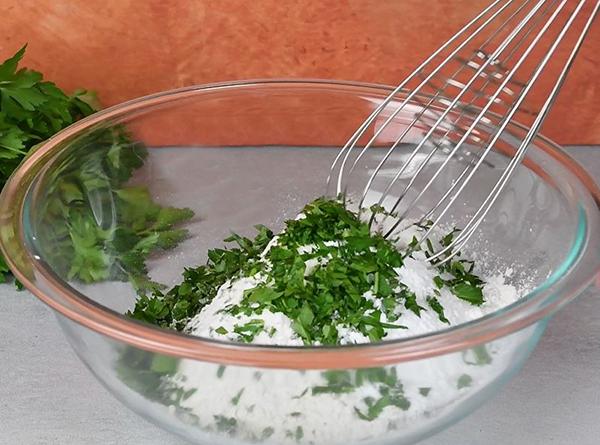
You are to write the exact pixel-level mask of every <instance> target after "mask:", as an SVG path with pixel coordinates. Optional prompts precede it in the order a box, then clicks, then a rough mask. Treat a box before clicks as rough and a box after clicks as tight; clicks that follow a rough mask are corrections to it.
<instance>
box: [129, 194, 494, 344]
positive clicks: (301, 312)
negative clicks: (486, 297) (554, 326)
mask: <svg viewBox="0 0 600 445" xmlns="http://www.w3.org/2000/svg"><path fill="white" fill-rule="evenodd" d="M302 214H303V216H302V217H301V218H298V219H294V220H289V221H287V222H286V223H285V229H284V231H282V233H281V234H280V235H278V237H277V240H276V242H274V243H273V245H272V246H271V247H270V248H269V249H268V250H267V251H266V252H265V248H266V247H267V244H269V241H271V240H272V239H273V236H274V235H273V232H272V231H270V230H269V229H267V228H265V227H264V226H259V227H258V234H257V236H256V237H255V239H254V240H251V239H248V238H245V237H241V236H238V235H232V236H231V237H230V238H228V239H227V240H225V241H226V242H234V243H236V244H237V247H233V248H228V249H214V250H211V251H209V253H208V262H207V264H206V265H203V266H200V267H197V268H191V269H187V270H186V271H185V272H184V275H183V281H182V283H181V284H179V285H177V286H175V287H174V288H173V289H171V290H170V291H168V292H166V293H163V292H161V291H160V290H157V291H155V292H154V293H153V294H152V295H151V296H143V297H141V298H140V299H139V300H138V301H137V304H136V306H135V308H134V309H133V310H132V311H131V312H129V314H128V315H129V316H131V317H133V318H135V319H138V320H142V321H146V322H149V323H152V324H155V325H158V326H161V327H166V328H172V329H177V330H183V329H184V328H185V326H186V324H187V322H188V321H189V320H190V319H191V318H192V317H193V316H195V315H196V314H197V313H199V312H200V311H201V310H202V308H203V307H205V306H206V305H207V304H209V303H210V302H211V301H212V300H213V298H214V297H215V295H216V294H217V290H218V288H219V287H220V286H222V285H223V284H224V283H226V282H227V281H228V280H233V279H235V278H239V277H251V276H260V277H262V284H259V285H258V286H256V287H255V288H253V289H249V290H247V291H245V293H244V298H243V300H242V302H241V303H240V304H239V305H233V306H230V307H227V308H226V309H225V310H226V311H227V312H229V313H230V314H232V315H234V316H236V315H239V314H244V315H246V316H249V317H253V318H252V319H251V320H250V321H249V322H246V323H245V324H239V325H236V326H235V327H234V330H233V331H234V332H233V333H234V334H237V336H236V339H237V340H238V341H242V342H252V341H253V339H254V337H255V336H256V335H257V334H258V333H260V332H262V331H263V330H265V326H264V323H263V321H262V320H261V318H260V315H261V313H262V311H263V310H265V309H266V310H269V311H271V312H274V313H277V312H279V313H283V314H285V315H286V316H287V317H288V318H290V319H291V320H292V326H293V329H294V331H295V332H296V333H297V334H298V336H299V337H300V338H301V339H302V340H303V341H304V343H305V344H324V345H335V344H339V342H340V338H339V332H338V328H339V327H341V326H343V327H344V328H349V329H353V330H356V331H358V332H360V333H362V334H363V335H365V336H367V337H368V338H369V339H370V340H371V341H379V340H382V339H383V338H384V337H385V335H386V331H387V330H390V329H402V328H404V327H403V326H402V325H400V324H398V323H396V321H397V320H398V318H399V316H400V314H401V313H402V312H403V311H412V312H414V313H415V314H417V315H420V313H421V311H424V310H433V311H435V312H436V313H437V315H438V317H439V319H440V320H441V321H443V322H446V323H448V320H447V319H446V317H445V316H444V309H443V306H442V305H441V304H440V302H439V300H438V298H437V297H438V296H439V295H440V292H439V290H437V289H436V290H435V291H434V294H433V295H432V296H431V297H429V298H428V299H427V305H428V306H427V307H422V306H420V305H419V304H418V303H417V299H416V296H415V294H414V293H413V292H411V291H410V290H409V289H408V287H407V286H405V285H404V284H403V283H401V282H400V281H399V277H398V274H397V273H396V271H395V269H396V268H399V267H401V266H402V264H403V261H404V258H405V256H406V255H410V254H412V253H411V252H413V251H414V250H416V249H417V248H418V247H417V246H416V240H415V242H413V244H412V246H411V249H412V250H409V251H406V252H404V253H402V252H400V251H399V250H398V249H397V247H396V245H395V240H388V239H385V238H384V237H383V236H382V235H381V234H380V233H376V232H375V233H374V232H373V231H372V230H370V227H369V224H368V223H366V222H363V221H362V220H361V218H360V217H359V215H357V214H355V213H353V212H351V211H349V210H348V209H347V208H346V207H345V205H344V203H342V202H340V201H337V200H331V199H328V198H319V199H317V200H315V201H313V202H311V203H310V204H308V205H307V206H306V207H305V208H304V209H303V210H302ZM455 232H456V231H453V232H451V233H449V234H448V235H446V236H445V237H443V239H442V240H441V242H440V243H441V245H448V244H449V243H450V242H451V241H452V239H453V236H454V234H455ZM426 246H427V247H426V249H427V250H426V252H425V254H426V255H431V254H432V253H433V248H434V246H433V243H432V242H427V243H426ZM310 261H312V262H313V263H314V265H313V266H312V267H310V269H308V270H307V262H310ZM436 267H437V269H438V271H439V275H438V276H437V277H436V278H435V283H436V285H437V286H438V288H439V289H441V288H442V287H444V286H447V287H448V288H449V289H450V290H451V291H452V292H453V293H454V295H455V296H456V297H458V298H461V299H463V300H466V301H468V302H469V303H471V304H474V305H480V304H482V303H483V293H482V286H483V282H482V280H481V279H480V278H479V277H477V276H476V275H474V274H473V273H472V269H473V263H472V262H468V261H465V260H461V259H453V260H451V261H448V262H446V263H443V264H442V263H438V264H437V265H436ZM367 292H371V293H372V295H373V297H374V298H372V299H367V298H365V297H364V294H365V293H367ZM374 299H377V300H378V301H379V302H381V305H377V307H376V306H375V303H374ZM216 332H217V333H219V334H222V335H225V334H229V333H228V332H227V329H226V328H225V327H222V326H221V327H217V328H216ZM268 333H269V334H271V335H272V332H268Z"/></svg>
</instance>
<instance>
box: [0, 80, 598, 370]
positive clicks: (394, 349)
mask: <svg viewBox="0 0 600 445" xmlns="http://www.w3.org/2000/svg"><path fill="white" fill-rule="evenodd" d="M247 87H263V88H271V87H289V88H292V89H293V88H298V89H299V90H300V89H302V88H310V87H313V88H314V87H316V88H320V87H331V88H338V89H347V90H352V89H357V90H358V89H366V90H374V91H376V92H378V93H380V94H387V93H389V92H391V91H392V90H393V89H394V87H391V86H386V85H379V84H372V83H362V82H353V81H332V80H322V79H267V80H247V81H238V82H224V83H215V84H206V85H196V86H190V87H185V88H179V89H174V90H168V91H164V92H160V93H156V94H152V95H148V96H144V97H140V98H137V99H133V100H131V101H127V102H124V103H121V104H118V105H115V106H113V107H110V108H107V109H105V110H102V111H100V112H98V113H95V114H94V115H92V116H89V117H87V118H85V119H82V120H80V121H78V122H76V123H74V124H73V125H71V126H69V127H68V128H66V129H64V130H63V131H61V132H59V133H57V134H56V135H55V136H53V137H52V138H50V139H49V140H47V141H46V142H44V143H43V144H42V145H41V146H40V147H39V148H38V149H37V150H36V151H35V152H34V153H33V154H31V155H30V156H28V157H27V158H26V160H25V161H24V162H23V163H22V164H21V166H20V167H19V168H18V169H17V170H16V171H15V172H14V173H13V175H12V176H11V178H10V179H9V181H8V182H7V184H6V185H5V187H4V189H3V191H2V194H1V195H0V228H1V229H2V230H0V249H1V250H2V252H3V254H4V256H5V258H6V259H7V262H8V264H9V266H10V268H11V270H12V271H13V273H14V275H15V277H16V278H17V279H18V280H19V281H20V282H21V283H22V284H23V285H24V286H25V287H26V288H27V289H28V290H29V291H31V292H32V293H33V294H34V295H35V296H36V297H38V298H39V299H40V300H42V301H43V302H44V303H46V304H47V305H49V306H50V307H52V308H53V309H54V310H56V311H57V312H58V313H60V314H61V315H63V316H65V317H67V318H69V319H71V320H73V321H75V322H77V323H79V324H81V325H83V326H85V327H87V328H89V329H92V330H93V331H96V332H98V333H100V334H103V335H106V336H108V337H110V338H112V339H114V340H117V341H121V342H124V343H127V344H129V345H132V346H135V347H138V348H141V349H144V350H148V351H152V352H156V353H160V354H166V355H170V356H175V357H180V358H189V359H195V360H201V361H207V362H213V363H218V364H223V365H242V366H254V367H267V368H281V369H343V368H346V369H347V368H364V367H375V366H382V365H386V364H394V363H399V362H405V361H410V360H418V359H424V358H428V357H433V356H437V355H442V354H446V353H450V352H454V351H458V350H464V349H467V348H469V347H473V346H476V345H478V344H481V343H485V342H489V341H492V340H494V339H497V338H500V337H503V336H506V335H509V334H511V333H513V332H516V331H518V330H520V329H523V328H525V327H527V326H529V325H531V324H533V323H535V322H537V321H539V320H541V319H543V318H545V317H548V316H549V315H551V314H552V313H554V312H556V311H557V310H559V309H560V308H561V307H563V306H564V305H565V304H567V303H568V302H569V301H571V300H572V299H573V298H575V297H576V296H577V295H579V294H580V293H581V292H583V291H584V290H585V289H586V288H587V287H588V286H589V285H590V283H592V282H593V280H594V278H595V277H596V276H597V275H599V272H600V259H599V258H598V257H597V255H596V257H594V254H593V251H594V247H595V248H598V245H597V244H598V243H594V244H595V246H592V249H590V248H589V246H587V247H586V248H585V249H583V250H582V251H581V252H579V254H580V257H579V258H578V260H582V259H583V260H585V261H593V262H594V265H593V267H592V268H591V269H590V270H591V272H590V273H588V274H587V276H586V277H585V279H584V280H581V279H578V280H573V279H569V278H570V277H569V275H570V274H569V273H568V272H567V273H565V274H563V275H562V276H560V277H558V278H555V281H554V282H553V283H551V284H549V285H548V286H544V285H542V286H540V287H538V289H536V290H535V291H533V292H531V293H530V294H528V295H527V296H525V297H524V298H522V299H521V300H519V301H518V302H516V303H514V304H513V305H510V306H508V307H506V308H504V309H502V310H500V311H496V312H494V313H492V314H489V315H488V316H486V317H483V318H480V319H477V320H473V321H471V322H469V323H466V324H462V325H459V326H456V327H450V328H448V329H445V330H441V331H436V332H433V333H429V334H425V335H420V336H415V337H409V338H406V339H400V340H393V341H384V342H381V343H369V344H363V345H348V346H335V347H287V346H261V345H247V344H238V343H231V342H224V341H218V340H212V339H205V338H199V337H194V336H190V335H187V334H183V333H179V332H174V331H169V330H165V329H160V328H157V327H154V326H151V325H148V324H144V323H140V322H137V321H135V320H131V319H129V318H127V317H125V316H124V315H122V314H119V313H117V312H114V311H112V310H110V309H107V308H105V307H103V306H102V305H100V304H98V303H96V302H94V301H92V300H91V299H89V298H87V297H86V296H85V295H83V294H81V293H80V292H78V291H76V290H75V289H73V288H72V287H71V286H69V285H68V284H66V283H64V282H63V281H62V280H61V279H60V278H58V277H57V276H56V275H55V274H54V273H53V272H52V271H51V270H50V269H49V268H48V267H47V266H45V265H44V263H43V262H41V261H38V260H37V259H36V258H34V254H33V253H32V252H31V251H29V250H28V249H27V246H26V243H25V238H24V237H25V235H24V232H23V225H24V224H22V223H23V218H22V215H23V209H24V203H25V197H26V196H27V193H28V190H29V186H30V185H31V184H32V182H33V181H34V179H35V177H36V176H37V175H38V174H39V173H40V170H42V164H43V161H45V160H46V159H48V158H49V157H52V156H54V155H55V154H56V153H53V150H54V149H55V148H56V147H60V145H61V143H62V142H64V141H66V140H68V139H69V138H71V137H73V136H74V135H76V134H79V133H81V132H83V131H85V130H86V129H89V128H90V127H93V126H95V125H98V124H100V123H102V122H105V121H108V120H113V119H118V118H119V117H124V116H127V115H133V114H134V113H135V112H136V111H137V112H139V111H140V110H143V109H145V108H147V107H154V106H157V105H159V104H164V103H170V102H174V101H177V100H182V99H187V98H190V97H192V96H194V95H196V94H198V93H203V92H206V91H210V90H227V89H235V88H247ZM399 94H400V93H399ZM402 94H403V93H402ZM511 126H512V128H513V129H517V130H521V131H523V130H526V127H524V126H522V125H520V124H518V123H511ZM534 145H535V146H536V147H538V148H541V149H543V150H544V151H545V152H546V153H547V154H548V155H550V156H552V157H553V158H554V159H555V160H556V161H557V162H559V163H560V164H562V166H563V167H564V168H566V169H568V170H569V171H570V172H571V173H572V174H574V175H575V176H576V177H577V178H578V180H579V181H580V185H581V186H583V187H584V188H585V189H586V190H587V193H589V196H590V197H591V198H592V200H593V202H595V207H596V208H595V209H592V210H591V211H592V212H594V211H595V212H599V211H600V189H599V188H598V186H597V185H596V184H595V182H594V180H593V179H592V178H591V177H590V176H589V175H588V174H587V172H586V171H585V170H584V169H583V168H582V167H581V166H580V165H579V164H577V163H576V162H575V161H574V160H573V159H572V158H571V157H570V156H569V155H567V154H566V153H565V152H564V151H563V150H562V149H561V148H560V146H558V145H557V144H556V143H554V142H552V141H551V140H549V139H547V138H545V137H544V136H538V137H537V138H536V139H535V141H534ZM596 219H598V218H595V220H596ZM7 226H12V228H13V229H14V232H13V231H12V230H5V228H6V227H7ZM586 230H587V231H588V232H589V231H592V233H594V232H593V231H594V230H596V231H600V227H598V224H596V223H594V224H593V225H592V226H591V227H590V226H588V227H587V229H586ZM11 232H13V233H15V234H16V236H14V237H11V235H10V233H11ZM590 250H591V251H592V252H590ZM16 255H17V256H16ZM19 256H20V258H25V262H22V261H19V262H16V261H14V259H13V258H16V257H19ZM582 257H585V258H582ZM31 272H32V273H31ZM579 278H581V277H579ZM36 280H42V282H43V286H39V285H37V284H36ZM575 281H576V282H575ZM42 287H43V289H42ZM557 295H558V297H557ZM67 303H68V304H67Z"/></svg>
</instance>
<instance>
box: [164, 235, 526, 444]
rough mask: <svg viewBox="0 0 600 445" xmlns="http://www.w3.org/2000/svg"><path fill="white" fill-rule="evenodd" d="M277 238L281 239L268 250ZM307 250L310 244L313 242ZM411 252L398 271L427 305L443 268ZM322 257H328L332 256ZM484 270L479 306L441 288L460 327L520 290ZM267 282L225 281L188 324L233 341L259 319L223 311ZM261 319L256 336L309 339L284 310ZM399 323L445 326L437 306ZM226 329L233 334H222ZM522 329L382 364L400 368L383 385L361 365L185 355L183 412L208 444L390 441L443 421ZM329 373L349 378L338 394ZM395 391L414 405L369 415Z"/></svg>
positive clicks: (506, 361) (350, 333) (496, 365)
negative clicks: (277, 365)
mask: <svg viewBox="0 0 600 445" xmlns="http://www.w3.org/2000/svg"><path fill="white" fill-rule="evenodd" d="M411 230H412V232H411ZM413 234H414V230H413V229H408V230H406V231H405V232H403V234H402V237H401V243H402V242H404V243H408V242H409V241H410V239H412V235H413ZM275 244H276V239H275V240H274V241H273V242H272V243H271V244H270V245H269V247H268V248H270V247H271V246H273V245H275ZM302 249H304V250H306V251H310V249H311V246H304V247H303V248H302ZM414 256H415V258H414V259H411V258H407V259H406V260H405V262H404V265H403V267H401V268H399V269H398V270H397V273H398V275H399V277H400V280H401V282H402V283H403V284H405V285H406V286H407V287H408V288H409V289H410V290H412V291H413V292H414V293H415V294H416V297H417V302H418V303H419V304H420V305H421V306H423V307H426V308H428V309H429V307H428V305H427V304H426V298H427V296H428V295H431V293H432V292H433V289H434V288H435V284H434V282H433V278H434V276H436V275H437V274H438V272H437V271H436V270H435V269H434V268H432V267H431V266H430V265H429V263H427V262H426V261H424V257H423V256H419V255H418V254H416V255H414ZM311 261H313V263H312V264H310V265H309V266H311V267H316V265H317V262H316V260H311ZM321 261H324V262H326V261H327V258H322V259H321ZM478 272H479V273H482V274H483V275H482V276H483V278H484V280H485V282H486V284H485V286H484V289H483V294H484V298H485V303H484V304H483V305H481V306H479V307H477V306H473V305H471V304H470V303H468V302H466V301H463V300H460V299H458V298H457V297H456V296H454V295H453V294H452V293H451V292H450V290H449V289H447V288H442V289H441V290H440V295H439V296H438V300H439V302H440V303H441V304H442V305H443V307H444V310H445V316H446V317H447V318H448V320H449V321H450V323H451V325H453V326H455V325H458V324H461V323H464V322H467V321H470V320H473V319H476V318H479V317H482V316H483V315H485V314H488V313H491V312H494V311H496V310H498V309H500V308H502V307H504V306H506V305H508V304H510V303H512V302H514V301H515V300H516V299H517V298H518V295H519V293H518V292H517V290H516V288H515V287H514V286H512V285H510V284H506V283H505V282H504V280H505V277H509V276H510V274H511V271H510V270H507V272H506V273H505V274H503V275H491V276H486V275H485V271H478ZM309 273H310V272H309ZM262 281H263V278H261V277H260V276H255V277H250V278H241V279H237V280H235V281H233V282H228V283H226V284H225V285H223V286H222V287H221V288H220V289H219V291H218V294H217V296H216V297H215V299H214V300H213V302H212V303H211V304H210V305H208V306H206V307H205V308H204V309H203V310H202V311H201V312H200V313H199V314H198V315H197V316H196V317H194V318H193V319H192V320H191V321H190V322H189V323H188V325H187V328H186V331H187V332H189V333H191V334H193V335H198V336H202V337H211V338H218V339H229V340H235V339H236V334H233V327H234V326H235V325H236V324H240V323H241V324H243V323H246V322H248V321H250V320H251V319H255V318H257V317H256V315H254V316H252V317H248V316H245V315H236V316H233V315H231V314H228V313H225V312H223V311H222V310H223V309H224V308H225V307H227V306H229V305H232V304H237V303H239V302H240V301H241V299H242V298H243V292H244V290H245V289H250V288H253V287H255V286H256V285H257V284H259V283H260V282H262ZM364 298H367V299H370V300H371V301H373V303H374V306H375V307H376V308H377V305H378V304H380V302H378V301H377V298H376V297H375V296H373V294H372V293H371V292H367V293H366V294H365V295H364ZM260 318H261V319H262V320H263V321H264V326H265V329H264V331H263V332H261V333H260V334H259V335H257V336H256V337H255V339H254V343H259V344H270V345H293V346H298V345H302V340H301V339H300V338H299V337H298V336H297V335H296V334H295V333H294V331H293V329H292V324H291V320H290V319H289V318H288V317H286V316H285V315H283V314H280V313H272V312H270V311H266V310H265V311H263V312H262V315H261V316H260ZM382 321H383V320H382ZM397 323H399V324H402V325H404V326H406V327H407V329H389V330H387V337H386V339H395V338H401V337H408V336H413V335H419V334H424V333H428V332H432V331H436V330H439V329H444V328H447V327H448V325H447V324H445V323H443V322H441V321H440V319H439V317H438V315H437V314H436V313H435V312H434V311H433V310H431V309H429V310H425V311H422V312H421V316H420V317H418V316H417V315H416V314H414V313H413V312H412V311H409V310H403V311H402V313H401V316H400V318H399V319H398V320H397ZM220 327H222V328H224V329H225V330H226V331H227V333H225V334H223V333H219V332H217V330H218V329H219V328H220ZM271 328H274V329H275V330H274V331H272V329H271ZM269 331H271V335H269V334H268V332H269ZM338 333H339V336H340V339H341V341H342V343H365V342H368V341H369V340H368V338H366V337H365V336H364V335H362V334H361V333H360V332H357V331H354V330H352V329H347V328H344V327H338ZM519 335H520V334H515V335H513V336H512V337H505V338H503V339H501V340H497V341H495V342H492V343H488V344H487V345H485V346H481V347H478V348H475V349H471V350H467V351H461V352H456V353H452V354H446V355H441V356H436V357H433V358H430V359H425V360H420V361H410V362H406V363H402V364H399V365H394V366H387V367H383V368H378V370H379V371H380V372H382V373H384V374H385V375H386V376H388V377H389V376H393V378H391V380H387V382H388V383H383V382H382V381H381V380H382V379H381V378H373V379H369V378H366V379H365V378H363V379H362V382H361V378H360V373H361V372H364V371H341V372H338V373H337V374H327V373H326V372H324V371H319V370H308V371H294V370H282V369H262V370H260V371H259V370H257V369H255V368H247V367H238V366H229V367H227V368H224V367H220V368H217V366H216V365H214V364H209V363H201V362H197V361H193V360H182V361H181V362H180V365H179V369H178V374H177V376H176V377H175V378H174V379H173V381H174V382H175V383H177V384H178V385H180V386H181V387H182V389H183V390H185V391H187V390H191V389H194V390H195V391H194V392H193V393H192V394H191V395H190V396H188V397H187V398H185V399H184V400H183V401H181V402H180V404H179V407H178V409H184V410H186V415H187V416H191V417H192V418H194V419H195V422H196V424H197V425H198V426H199V427H200V428H201V429H202V430H204V431H206V432H207V434H212V433H217V434H215V435H214V436H209V437H207V440H210V442H211V443H251V442H255V441H259V442H261V441H262V442H265V443H272V444H288V443H289V444H297V443H307V444H315V445H316V444H345V445H346V444H350V443H359V442H364V443H375V442H377V443H380V442H383V441H386V443H387V441H389V442H390V443H392V442H394V438H395V437H405V436H406V435H407V434H408V433H410V432H414V433H415V434H418V433H419V432H420V431H421V430H427V429H429V428H431V425H435V424H436V422H438V419H444V418H445V416H447V415H448V414H449V413H450V412H452V410H453V409H456V407H457V406H458V405H459V404H460V403H461V402H464V401H465V400H467V399H468V398H469V397H470V396H471V395H473V394H475V393H476V392H477V391H479V389H480V388H481V387H483V386H486V385H488V384H490V382H492V380H494V379H496V378H498V377H499V376H500V375H502V374H503V373H504V372H505V370H506V368H507V367H509V366H510V364H511V363H512V362H513V355H514V354H516V353H517V352H518V348H519V347H520V346H519V345H520V340H519V338H518V336H519ZM516 351H517V352H516ZM332 376H333V377H332ZM332 378H333V380H334V381H337V380H336V379H338V380H339V379H342V380H343V379H349V381H350V382H351V385H350V386H349V387H346V389H345V390H344V391H341V392H339V393H332V392H327V391H325V392H323V391H322V388H323V387H328V388H331V387H332V386H331V384H332ZM390 382H391V383H390ZM390 393H392V394H397V393H399V394H401V396H402V399H403V400H405V401H407V402H408V406H406V405H402V404H399V405H396V406H394V405H393V404H392V405H390V406H385V407H384V408H383V409H382V410H381V411H380V412H379V413H378V414H377V415H376V416H373V418H372V419H365V418H364V416H365V415H366V414H369V406H373V405H374V404H376V403H378V402H381V400H383V399H384V398H385V397H387V396H386V394H387V395H389V394H390ZM361 415H362V418H361ZM439 421H442V420H439ZM223 434H225V436H226V437H225V438H224V436H223ZM230 439H234V440H236V441H235V442H231V441H230Z"/></svg>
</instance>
